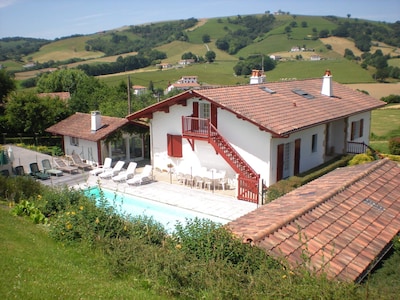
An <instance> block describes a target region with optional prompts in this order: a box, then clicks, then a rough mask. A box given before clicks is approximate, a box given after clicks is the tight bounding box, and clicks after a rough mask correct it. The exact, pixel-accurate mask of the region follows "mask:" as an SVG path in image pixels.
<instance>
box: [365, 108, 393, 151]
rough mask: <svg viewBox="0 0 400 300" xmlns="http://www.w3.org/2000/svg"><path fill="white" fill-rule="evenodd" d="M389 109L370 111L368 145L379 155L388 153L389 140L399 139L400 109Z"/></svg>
mask: <svg viewBox="0 0 400 300" xmlns="http://www.w3.org/2000/svg"><path fill="white" fill-rule="evenodd" d="M391 107H396V108H390V107H389V108H387V109H377V110H374V111H372V116H371V136H372V137H371V141H370V145H371V147H372V148H373V149H375V150H378V151H379V152H381V153H389V144H388V141H389V139H390V138H392V137H400V108H399V107H398V106H391Z"/></svg>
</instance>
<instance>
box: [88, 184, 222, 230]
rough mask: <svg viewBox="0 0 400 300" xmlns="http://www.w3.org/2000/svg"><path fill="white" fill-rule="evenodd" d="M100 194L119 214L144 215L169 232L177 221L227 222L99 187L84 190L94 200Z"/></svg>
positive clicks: (182, 222)
mask: <svg viewBox="0 0 400 300" xmlns="http://www.w3.org/2000/svg"><path fill="white" fill-rule="evenodd" d="M100 192H102V193H103V195H104V198H105V199H107V201H108V203H109V204H110V205H114V204H115V205H116V206H117V208H120V210H121V213H124V214H130V215H132V216H139V215H145V216H148V217H152V218H153V219H154V220H155V221H157V222H159V223H161V224H162V225H163V226H164V228H165V229H166V230H167V231H169V232H172V231H173V230H174V229H175V224H176V223H177V222H178V221H179V222H180V223H181V224H186V222H187V219H194V218H196V217H197V218H200V219H209V220H211V221H213V222H216V223H220V224H226V223H227V222H228V220H226V219H222V218H218V217H215V216H211V215H206V214H202V213H200V212H195V211H192V210H188V209H184V208H181V207H177V206H173V205H168V204H165V203H161V202H157V201H153V200H148V199H143V198H138V197H135V196H132V195H128V194H123V193H119V192H114V191H111V190H107V189H104V188H102V189H101V190H100V188H99V187H92V188H89V189H87V190H85V194H86V195H88V196H93V197H95V198H96V199H99V198H100Z"/></svg>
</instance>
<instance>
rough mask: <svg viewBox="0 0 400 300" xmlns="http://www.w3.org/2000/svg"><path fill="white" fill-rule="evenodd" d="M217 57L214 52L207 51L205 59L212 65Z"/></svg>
mask: <svg viewBox="0 0 400 300" xmlns="http://www.w3.org/2000/svg"><path fill="white" fill-rule="evenodd" d="M216 56H217V55H216V54H215V52H214V51H207V52H206V54H205V58H206V60H207V61H208V62H209V63H212V62H213V61H214V60H215V57H216Z"/></svg>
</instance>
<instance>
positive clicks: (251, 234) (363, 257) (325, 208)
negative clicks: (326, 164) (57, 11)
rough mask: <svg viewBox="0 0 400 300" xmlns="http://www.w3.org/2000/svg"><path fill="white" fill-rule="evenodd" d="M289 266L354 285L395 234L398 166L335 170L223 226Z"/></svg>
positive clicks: (399, 222)
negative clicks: (307, 261)
mask: <svg viewBox="0 0 400 300" xmlns="http://www.w3.org/2000/svg"><path fill="white" fill-rule="evenodd" d="M228 227H229V228H230V229H231V230H232V231H233V233H234V234H236V235H237V236H240V237H241V238H243V240H244V241H245V242H251V243H253V244H255V245H257V246H259V247H261V248H263V249H265V250H266V251H267V252H268V253H269V254H270V255H272V256H275V257H277V258H285V259H286V260H287V261H288V262H289V263H290V264H291V265H292V266H296V265H297V264H301V263H303V262H304V261H303V259H302V254H306V255H307V256H309V258H310V267H311V268H312V269H313V270H315V271H317V272H321V271H324V272H326V273H327V275H328V276H329V277H330V278H335V279H340V280H344V281H359V280H361V279H362V278H363V277H364V276H365V275H366V274H367V272H368V271H369V270H370V268H371V266H373V265H375V264H376V263H377V262H378V261H379V259H380V258H381V255H382V254H383V253H384V252H385V251H386V250H387V247H388V245H390V242H391V241H392V239H393V238H394V237H395V236H396V234H398V233H399V231H400V166H399V165H398V164H397V163H395V162H393V161H390V160H388V159H383V160H380V161H375V162H372V163H367V164H363V165H357V166H353V167H345V168H339V169H337V170H335V171H333V172H331V173H329V174H326V175H325V176H322V177H320V178H319V179H316V180H314V181H312V182H310V183H308V184H306V185H304V186H302V187H299V188H298V189H296V190H294V191H292V192H290V193H288V194H286V195H285V196H283V197H280V198H278V199H276V200H275V201H273V202H271V203H269V204H266V205H264V206H261V207H260V208H258V209H256V210H255V211H253V212H250V213H248V214H247V215H245V216H243V217H240V218H239V219H237V220H235V221H232V222H231V223H229V224H228Z"/></svg>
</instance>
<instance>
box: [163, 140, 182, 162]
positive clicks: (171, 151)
mask: <svg viewBox="0 0 400 300" xmlns="http://www.w3.org/2000/svg"><path fill="white" fill-rule="evenodd" d="M167 147H168V155H169V156H172V157H182V136H181V135H172V134H167Z"/></svg>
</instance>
